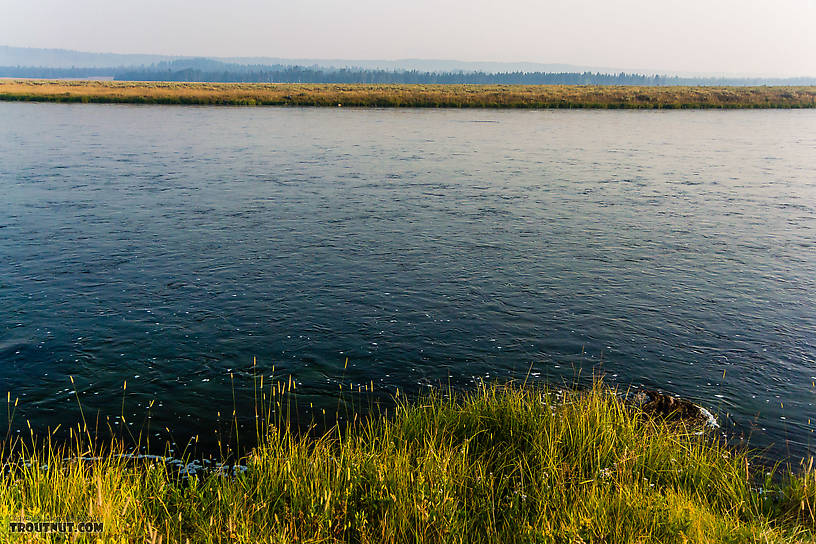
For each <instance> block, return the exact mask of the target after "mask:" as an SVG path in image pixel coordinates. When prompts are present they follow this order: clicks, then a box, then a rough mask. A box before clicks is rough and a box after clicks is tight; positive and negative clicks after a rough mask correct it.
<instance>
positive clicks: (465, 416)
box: [0, 385, 816, 543]
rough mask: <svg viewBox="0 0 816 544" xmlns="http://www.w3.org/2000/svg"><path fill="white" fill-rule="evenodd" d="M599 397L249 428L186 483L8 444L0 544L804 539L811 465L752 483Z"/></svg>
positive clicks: (468, 399) (720, 460) (131, 464)
mask: <svg viewBox="0 0 816 544" xmlns="http://www.w3.org/2000/svg"><path fill="white" fill-rule="evenodd" d="M284 389H285V387H283V388H282V387H280V386H277V390H275V389H273V393H274V392H275V391H277V392H278V393H281V392H283V390H284ZM610 393H611V392H610V391H609V390H608V389H606V388H604V387H603V386H601V385H597V386H596V387H595V388H593V389H592V390H590V391H584V392H567V393H558V394H556V393H554V392H553V391H548V390H540V389H533V388H529V387H527V388H523V387H515V386H503V387H500V386H492V387H481V388H479V389H478V390H477V391H474V392H471V393H469V394H466V395H463V396H461V395H458V396H453V397H450V396H442V395H431V396H429V397H426V398H424V399H423V400H421V401H418V402H413V403H401V404H400V405H399V407H398V409H397V410H396V413H394V414H391V415H390V417H382V418H372V419H366V420H365V421H358V422H357V423H353V424H351V425H350V427H348V428H347V429H346V430H345V431H344V432H342V433H341V432H340V431H339V430H338V429H336V428H335V429H334V430H332V431H330V432H328V434H326V435H324V436H322V437H321V438H314V437H311V438H310V437H298V436H296V435H295V434H294V433H292V432H289V431H288V430H287V428H286V426H279V425H271V426H267V425H265V424H259V434H260V435H261V444H260V446H259V447H258V448H257V449H255V450H253V452H252V453H251V454H250V455H248V456H247V457H245V458H244V459H243V460H242V462H243V464H244V465H245V466H246V467H247V469H246V470H245V471H244V472H241V473H239V474H238V475H237V476H224V475H221V474H219V473H215V472H211V473H209V474H204V475H198V476H193V477H190V478H183V477H182V476H180V475H179V473H178V471H173V470H172V469H170V468H168V465H167V464H166V463H164V462H161V461H160V460H150V459H147V460H141V461H134V460H132V459H130V460H129V459H127V458H126V457H122V456H118V455H116V450H115V449H114V452H113V453H111V452H108V453H104V452H103V451H102V450H101V449H99V448H88V447H87V444H83V443H82V440H80V439H77V441H76V443H75V444H74V445H72V446H63V447H56V446H49V445H40V446H36V447H34V448H31V447H30V446H29V447H26V448H24V449H23V450H20V448H21V446H20V445H19V443H15V445H14V446H13V447H15V448H17V452H16V453H14V454H13V455H14V458H13V459H19V458H20V457H19V456H20V455H22V458H24V459H27V460H28V461H29V462H28V463H20V462H19V461H13V459H12V458H9V457H8V455H9V454H8V453H6V454H5V455H6V459H5V463H6V465H5V466H6V468H5V471H4V472H3V474H2V482H0V521H2V523H3V527H2V528H0V540H3V541H4V542H5V541H15V540H14V539H15V538H20V537H15V536H14V535H11V534H8V533H5V534H4V533H3V531H6V530H7V528H8V525H9V522H11V521H48V520H63V521H65V520H67V521H72V520H75V521H89V520H92V521H101V522H103V523H104V533H102V534H101V535H98V536H85V535H76V534H75V535H73V536H72V539H76V541H78V542H85V541H88V542H94V541H96V538H101V540H102V541H105V542H108V541H110V542H164V543H167V542H196V543H198V542H245V543H255V542H363V543H365V542H378V543H379V542H502V543H505V542H604V543H622V542H661V543H667V542H813V541H814V534H815V533H816V517H814V508H816V480H815V479H814V476H816V474H815V473H814V470H813V467H812V466H808V467H804V468H803V469H801V470H800V471H799V473H798V474H797V475H794V474H792V473H780V474H771V473H770V472H769V471H768V469H767V468H765V469H759V470H755V468H754V465H753V464H752V461H751V459H750V458H749V457H748V456H747V455H746V454H744V453H740V452H735V451H733V450H729V449H727V448H726V447H725V446H723V445H721V444H720V443H718V442H716V441H714V440H712V439H711V437H705V436H701V435H698V434H695V433H694V432H693V430H692V429H687V428H685V427H683V426H682V425H679V426H678V424H670V423H667V422H665V421H659V420H655V419H652V418H650V417H648V416H646V415H644V414H643V413H641V412H637V411H634V410H632V409H631V408H628V407H626V406H625V405H624V404H623V403H622V402H621V401H620V400H619V398H618V397H617V396H615V395H613V394H610ZM280 398H281V396H280V395H278V396H277V399H280ZM276 402H277V406H280V402H279V401H276ZM269 413H271V411H270V410H267V414H269ZM263 420H264V418H263V417H260V418H259V419H258V421H263ZM78 431H81V429H78ZM77 434H81V433H79V432H78V433H77ZM9 447H10V446H9V445H8V444H6V449H7V450H8V448H9ZM106 451H107V450H106ZM80 457H85V458H86V459H85V460H81V461H80V460H77V459H78V458H80ZM89 457H90V458H91V459H88V458H89ZM66 459H67V460H66ZM780 472H782V471H780ZM25 538H29V539H34V537H31V536H28V537H25ZM36 538H39V539H42V540H48V539H52V540H51V541H55V542H58V541H62V540H61V539H63V538H65V537H64V536H59V535H51V536H47V535H41V536H39V537H36ZM84 539H87V540H84ZM72 541H73V540H72Z"/></svg>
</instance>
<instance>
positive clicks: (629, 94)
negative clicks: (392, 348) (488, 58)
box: [0, 79, 816, 109]
mask: <svg viewBox="0 0 816 544" xmlns="http://www.w3.org/2000/svg"><path fill="white" fill-rule="evenodd" d="M0 100H8V101H39V102H103V103H105V102H107V103H137V104H200V105H235V106H239V105H253V106H254V105H269V106H334V107H336V106H338V105H342V106H356V107H428V108H602V109H677V108H683V109H685V108H813V107H816V87H632V86H591V85H366V84H354V85H340V84H297V83H268V84H267V83H175V82H170V83H166V82H119V81H47V80H13V79H9V80H0Z"/></svg>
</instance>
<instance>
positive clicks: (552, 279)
mask: <svg viewBox="0 0 816 544" xmlns="http://www.w3.org/2000/svg"><path fill="white" fill-rule="evenodd" d="M253 357H257V367H256V369H255V370H254V371H253V369H252V361H253ZM346 358H348V365H347V368H344V366H345V361H346ZM273 365H274V367H275V370H274V372H275V374H276V375H277V376H278V377H283V378H288V376H290V375H291V376H292V377H293V378H294V379H295V380H296V382H297V384H298V389H297V391H298V393H299V397H298V398H299V403H300V410H301V411H300V412H299V416H298V417H304V418H306V419H308V418H309V416H308V414H310V413H311V414H314V413H317V410H321V411H322V409H324V408H325V409H327V410H335V409H336V408H337V406H338V395H340V390H339V384H340V383H341V382H342V383H344V384H346V389H347V388H348V384H349V383H353V384H354V387H355V388H356V387H357V386H358V384H361V383H365V384H371V383H372V382H373V384H374V387H375V390H376V391H380V392H387V393H388V394H391V393H393V392H394V391H395V389H396V388H397V387H399V388H400V390H401V391H406V392H416V391H419V390H422V389H423V388H425V387H427V386H429V385H435V384H445V385H446V384H448V383H451V384H453V385H455V386H457V387H470V385H469V384H472V383H473V382H474V381H476V380H478V379H482V378H485V379H489V380H492V379H498V380H507V379H511V378H518V379H524V378H525V376H528V375H529V379H530V380H533V381H539V382H540V381H548V382H551V383H557V384H562V383H567V384H574V383H577V382H580V383H586V382H587V381H588V380H591V379H592V376H593V374H595V375H599V374H603V375H604V376H605V380H606V381H607V382H608V383H610V384H614V385H618V386H619V387H620V388H621V389H626V388H629V387H641V388H642V387H647V388H659V389H662V390H665V391H669V392H673V393H676V394H680V395H683V396H686V397H689V398H692V399H695V400H697V401H699V402H701V403H703V404H704V405H705V406H707V407H709V408H710V409H711V410H712V411H713V412H715V413H717V415H718V416H719V418H720V420H721V421H723V422H728V423H729V425H730V427H731V428H732V429H733V430H734V432H737V433H744V434H745V435H750V437H751V444H752V445H753V446H756V447H757V448H768V449H769V451H770V452H771V453H773V454H775V455H776V456H777V457H786V456H789V457H793V458H801V457H802V456H805V455H811V454H814V453H816V435H814V429H816V410H814V403H816V387H814V382H815V381H816V111H671V112H654V111H645V112H638V111H615V112H606V111H487V110H479V111H458V110H375V109H369V110H365V109H347V108H336V109H295V108H283V109H281V108H228V107H221V108H218V107H180V106H157V107H155V106H124V105H55V104H22V103H20V104H17V103H0V390H2V393H3V396H5V393H6V391H9V392H10V397H11V402H12V404H13V403H14V399H15V398H19V405H18V407H17V413H16V415H15V419H14V421H13V422H12V432H18V431H20V430H21V429H22V430H23V431H22V432H23V433H27V432H28V430H27V424H26V419H28V420H30V422H31V425H32V427H33V428H34V429H35V431H39V432H42V431H44V430H45V429H46V428H47V427H49V426H50V427H54V426H55V425H57V424H58V423H62V424H63V425H65V424H70V423H76V422H77V421H79V419H80V417H81V415H80V413H79V410H78V407H77V406H78V402H77V396H78V397H79V400H80V401H81V404H82V406H83V410H84V414H85V416H86V418H88V419H89V420H93V421H96V419H97V417H99V418H100V419H101V420H103V421H104V418H105V417H106V416H109V417H110V418H111V419H110V420H109V421H110V422H111V424H112V425H114V426H115V425H118V424H119V422H118V420H116V416H119V415H121V413H122V411H123V404H124V412H125V415H126V424H128V425H131V426H132V427H133V428H140V427H141V426H142V425H143V422H144V420H145V410H146V406H148V405H149V404H150V403H151V401H152V402H153V407H152V408H151V414H152V419H151V422H152V423H151V425H153V427H152V429H155V433H154V431H153V430H151V431H149V432H150V433H151V435H153V436H164V435H163V434H162V433H166V431H165V430H164V427H165V426H166V427H168V428H170V431H171V432H174V433H176V435H182V436H190V435H193V434H201V435H207V436H209V435H212V434H213V432H214V431H213V429H214V428H215V427H216V422H217V421H219V418H221V419H223V418H224V417H227V418H228V417H229V414H230V413H231V411H232V407H233V395H234V396H235V398H236V399H237V400H236V401H235V402H236V405H237V407H238V409H239V411H241V412H243V413H246V414H247V415H251V405H252V402H253V400H252V375H253V372H254V373H256V374H260V373H263V374H264V375H265V376H269V375H270V374H272V367H273ZM70 376H73V379H74V381H75V384H76V386H75V387H76V390H77V393H76V394H75V393H74V386H73V385H72V384H71V380H70ZM266 379H267V380H268V377H267V378H266ZM125 381H127V388H126V391H124V392H123V385H124V382H125ZM123 393H124V395H123ZM310 404H311V406H310ZM219 412H220V416H219V415H218V414H219ZM134 421H135V422H136V423H134ZM4 427H5V425H4ZM159 429H160V430H161V432H159ZM0 431H2V432H0V434H3V435H4V434H5V429H0Z"/></svg>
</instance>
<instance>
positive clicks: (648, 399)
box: [630, 391, 719, 428]
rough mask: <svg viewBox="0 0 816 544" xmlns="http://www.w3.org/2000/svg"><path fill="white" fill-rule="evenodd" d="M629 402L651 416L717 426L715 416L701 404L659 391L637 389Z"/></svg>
mask: <svg viewBox="0 0 816 544" xmlns="http://www.w3.org/2000/svg"><path fill="white" fill-rule="evenodd" d="M630 402H631V404H632V405H634V406H635V407H637V408H639V409H640V410H641V411H643V412H644V413H646V414H649V415H651V416H656V417H660V418H663V419H667V420H669V421H682V422H684V423H688V424H692V425H702V426H706V427H714V428H716V427H719V425H718V424H717V420H716V418H715V417H714V416H713V415H712V414H711V412H709V411H708V410H706V409H705V408H703V407H702V406H698V405H697V404H694V403H693V402H691V401H689V400H686V399H681V398H678V397H674V396H672V395H669V394H667V393H661V392H660V391H639V392H638V393H637V394H635V395H634V396H633V397H632V398H631V399H630Z"/></svg>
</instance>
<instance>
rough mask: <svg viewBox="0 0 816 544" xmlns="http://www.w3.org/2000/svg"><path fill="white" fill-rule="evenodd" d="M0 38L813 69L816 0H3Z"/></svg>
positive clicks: (776, 72) (209, 51)
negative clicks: (121, 0)
mask: <svg viewBox="0 0 816 544" xmlns="http://www.w3.org/2000/svg"><path fill="white" fill-rule="evenodd" d="M0 45H10V46H20V47H44V48H60V49H76V50H81V51H92V52H105V53H149V54H163V55H190V56H219V57H236V56H269V57H283V58H332V59H337V58H341V59H384V60H391V59H403V58H423V59H455V60H466V61H502V62H522V61H524V62H541V63H564V64H576V65H582V66H595V67H610V68H619V69H627V70H631V71H637V70H642V71H650V72H652V71H660V72H664V73H710V74H715V73H716V74H729V75H758V76H759V75H762V76H816V54H814V52H816V0H773V1H771V0H763V1H759V0H682V1H679V0H502V1H501V2H500V1H499V0H460V1H452V0H411V1H405V0H402V1H400V2H394V1H392V0H345V1H331V0H288V1H286V2H281V1H278V0H267V1H263V0H232V1H231V2H225V1H224V0H219V1H213V0H196V1H190V0H186V1H184V2H182V1H178V0H141V1H140V2H117V1H111V0H71V1H70V2H66V1H65V0H28V1H25V2H23V1H18V0H0Z"/></svg>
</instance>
